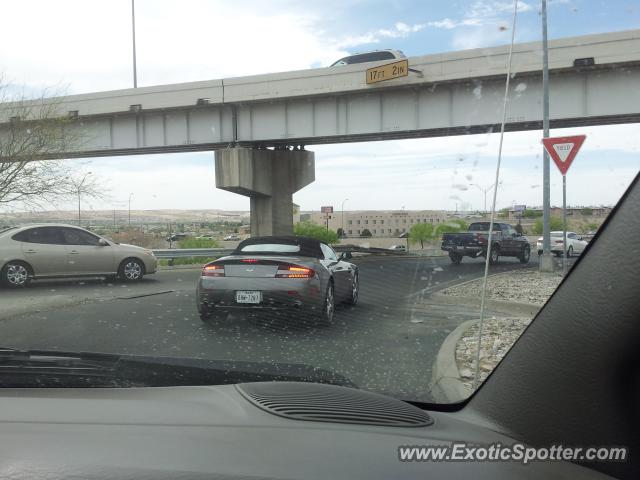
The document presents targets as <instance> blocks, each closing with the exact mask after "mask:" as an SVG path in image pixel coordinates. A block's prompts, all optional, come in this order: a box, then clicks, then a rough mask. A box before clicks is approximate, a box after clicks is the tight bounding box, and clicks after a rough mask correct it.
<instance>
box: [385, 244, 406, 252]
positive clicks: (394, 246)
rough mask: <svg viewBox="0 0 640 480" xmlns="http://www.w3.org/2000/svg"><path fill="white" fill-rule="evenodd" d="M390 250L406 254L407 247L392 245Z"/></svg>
mask: <svg viewBox="0 0 640 480" xmlns="http://www.w3.org/2000/svg"><path fill="white" fill-rule="evenodd" d="M389 250H395V251H396V252H406V251H407V247H405V246H404V245H391V246H390V247H389Z"/></svg>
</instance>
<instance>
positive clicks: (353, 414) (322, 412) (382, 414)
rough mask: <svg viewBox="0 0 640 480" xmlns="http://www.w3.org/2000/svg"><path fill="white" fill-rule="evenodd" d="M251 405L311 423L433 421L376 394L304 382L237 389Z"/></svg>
mask: <svg viewBox="0 0 640 480" xmlns="http://www.w3.org/2000/svg"><path fill="white" fill-rule="evenodd" d="M236 388H237V389H238V391H239V392H240V393H241V394H242V395H243V396H244V397H245V398H246V399H247V400H249V401H250V402H251V403H253V404H255V405H256V406H258V407H260V408H261V409H263V410H266V411H267V412H269V413H272V414H274V415H279V416H281V417H286V418H290V419H293V420H307V421H312V422H334V423H355V424H365V425H381V426H389V427H424V426H427V425H431V424H432V423H433V420H432V418H431V417H430V416H429V415H427V414H426V413H425V412H424V411H422V410H420V409H419V408H417V407H414V406H413V405H410V404H408V403H405V402H402V401H400V400H396V399H395V398H391V397H386V396H384V395H379V394H376V393H371V392H366V391H362V390H355V389H352V388H346V387H339V386H335V385H325V384H318V383H304V382H256V383H243V384H239V385H236Z"/></svg>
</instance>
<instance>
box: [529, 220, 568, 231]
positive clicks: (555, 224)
mask: <svg viewBox="0 0 640 480" xmlns="http://www.w3.org/2000/svg"><path fill="white" fill-rule="evenodd" d="M542 227H543V225H542V218H537V219H536V223H534V224H533V229H532V230H533V233H535V234H536V235H540V234H541V233H542ZM549 229H550V231H552V232H553V231H557V230H562V218H560V217H551V218H550V219H549Z"/></svg>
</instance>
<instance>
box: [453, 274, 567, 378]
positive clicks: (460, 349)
mask: <svg viewBox="0 0 640 480" xmlns="http://www.w3.org/2000/svg"><path fill="white" fill-rule="evenodd" d="M561 280H562V276H560V275H557V274H553V273H540V272H539V271H538V270H516V271H514V272H508V273H503V274H498V275H492V276H490V277H489V278H488V280H487V298H489V299H492V300H502V301H511V302H518V303H530V304H534V305H540V306H542V305H543V304H544V303H545V302H546V301H547V299H548V298H549V297H550V296H551V294H552V293H553V292H554V290H555V289H556V287H557V286H558V285H559V284H560V281H561ZM481 289H482V279H480V280H474V281H472V282H469V283H466V284H462V285H457V286H455V287H451V288H447V289H446V290H444V291H442V293H443V294H444V295H450V296H457V297H476V298H477V297H479V296H480V294H481V291H482V290H481ZM531 320H532V318H523V317H517V316H513V317H511V316H509V317H495V316H494V317H489V318H485V320H484V325H483V328H482V344H481V349H480V380H481V381H484V379H485V378H486V377H487V376H488V375H489V373H491V371H492V370H493V369H494V368H495V367H496V365H497V364H498V363H499V362H500V360H502V358H503V357H504V356H505V354H506V353H507V352H508V351H509V349H510V348H511V346H512V345H513V344H514V343H515V341H516V340H517V339H518V337H519V336H520V335H521V334H522V332H523V331H524V329H525V328H526V327H527V325H529V323H530V322H531ZM477 346H478V323H475V324H473V325H472V326H471V327H470V328H469V329H468V330H467V331H466V332H465V333H464V335H463V336H462V337H461V338H460V340H459V341H458V344H457V345H456V363H457V365H458V371H459V372H460V377H461V380H462V382H463V383H464V384H465V385H466V386H468V387H469V388H471V387H472V384H473V377H474V375H475V370H476V355H477V353H476V352H477Z"/></svg>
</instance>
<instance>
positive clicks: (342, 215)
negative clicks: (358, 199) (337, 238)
mask: <svg viewBox="0 0 640 480" xmlns="http://www.w3.org/2000/svg"><path fill="white" fill-rule="evenodd" d="M347 200H349V199H348V198H345V199H344V200H343V201H342V214H341V215H340V216H341V217H342V236H343V237H346V235H345V234H344V202H346V201H347Z"/></svg>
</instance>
